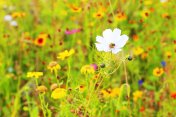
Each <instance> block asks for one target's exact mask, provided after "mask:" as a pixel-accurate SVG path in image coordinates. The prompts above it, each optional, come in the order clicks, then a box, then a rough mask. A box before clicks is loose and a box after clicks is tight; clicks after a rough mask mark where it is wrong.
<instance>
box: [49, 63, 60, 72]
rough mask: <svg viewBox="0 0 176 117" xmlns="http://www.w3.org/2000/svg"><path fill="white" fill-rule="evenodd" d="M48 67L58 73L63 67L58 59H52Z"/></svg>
mask: <svg viewBox="0 0 176 117" xmlns="http://www.w3.org/2000/svg"><path fill="white" fill-rule="evenodd" d="M47 68H48V69H49V70H50V71H51V72H55V73H57V70H60V69H61V66H60V65H59V64H58V63H57V62H56V61H52V62H50V63H49V65H48V66H47Z"/></svg>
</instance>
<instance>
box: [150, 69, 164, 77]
mask: <svg viewBox="0 0 176 117" xmlns="http://www.w3.org/2000/svg"><path fill="white" fill-rule="evenodd" d="M163 73H164V70H163V68H159V67H157V68H155V69H154V70H153V75H154V76H157V77H159V76H161V75H162V74H163Z"/></svg>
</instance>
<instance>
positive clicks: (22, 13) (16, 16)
mask: <svg viewBox="0 0 176 117" xmlns="http://www.w3.org/2000/svg"><path fill="white" fill-rule="evenodd" d="M24 16H26V13H25V12H13V13H12V17H13V18H21V17H24Z"/></svg>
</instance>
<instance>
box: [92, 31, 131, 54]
mask: <svg viewBox="0 0 176 117" xmlns="http://www.w3.org/2000/svg"><path fill="white" fill-rule="evenodd" d="M120 34H121V30H120V29H118V28H115V29H114V30H113V31H112V30H111V29H106V30H105V31H103V37H102V36H97V37H96V41H97V43H95V45H96V48H97V49H98V51H105V52H112V53H113V54H117V53H118V52H120V51H121V50H122V47H123V46H124V45H125V44H126V42H127V41H128V36H127V35H120Z"/></svg>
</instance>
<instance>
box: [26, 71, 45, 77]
mask: <svg viewBox="0 0 176 117" xmlns="http://www.w3.org/2000/svg"><path fill="white" fill-rule="evenodd" d="M41 76H43V72H28V73H27V77H28V78H33V77H34V78H39V77H41Z"/></svg>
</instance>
